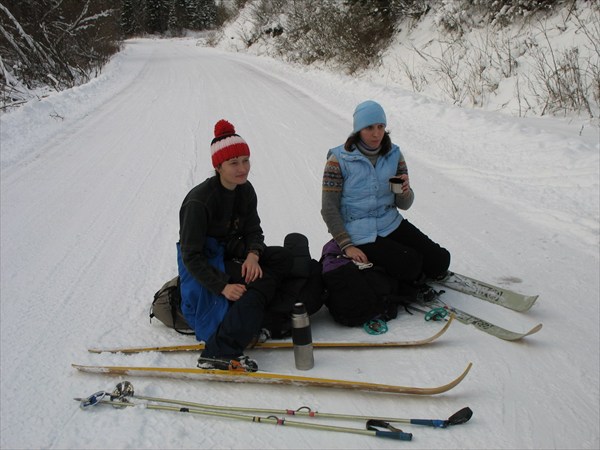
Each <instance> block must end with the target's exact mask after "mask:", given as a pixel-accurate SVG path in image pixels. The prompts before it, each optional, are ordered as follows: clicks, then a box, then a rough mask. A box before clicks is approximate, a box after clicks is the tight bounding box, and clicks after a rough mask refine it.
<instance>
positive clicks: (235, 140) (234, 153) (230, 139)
mask: <svg viewBox="0 0 600 450" xmlns="http://www.w3.org/2000/svg"><path fill="white" fill-rule="evenodd" d="M210 153H211V155H212V164H213V167H215V168H216V167H218V166H219V165H221V163H223V162H224V161H227V160H228V159H231V158H237V157H238V156H250V148H249V147H248V144H246V141H244V140H243V139H242V138H241V136H239V135H237V134H236V133H235V127H234V126H233V125H232V124H231V123H229V122H228V121H226V120H225V119H221V120H219V121H218V122H217V123H216V124H215V138H214V139H213V140H212V142H211V143H210Z"/></svg>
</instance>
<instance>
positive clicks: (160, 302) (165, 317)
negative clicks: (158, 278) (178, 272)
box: [150, 276, 194, 334]
mask: <svg viewBox="0 0 600 450" xmlns="http://www.w3.org/2000/svg"><path fill="white" fill-rule="evenodd" d="M154 317H156V318H157V319H158V320H160V321H161V322H162V323H164V324H165V325H166V326H168V327H169V328H173V329H174V330H175V331H177V332H178V333H181V334H194V331H193V330H192V329H191V328H190V326H189V325H188V323H187V322H186V321H185V318H184V317H183V313H182V312H181V292H180V291H179V276H176V277H175V278H173V279H172V280H169V281H167V282H166V283H165V284H163V286H162V287H161V288H160V289H159V290H158V291H157V292H156V294H154V300H153V301H152V305H151V306H150V322H152V319H153V318H154Z"/></svg>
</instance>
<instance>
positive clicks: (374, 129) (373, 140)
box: [360, 123, 385, 148]
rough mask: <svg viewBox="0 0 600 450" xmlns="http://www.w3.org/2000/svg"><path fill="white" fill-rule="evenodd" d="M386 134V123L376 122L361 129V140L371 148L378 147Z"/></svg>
mask: <svg viewBox="0 0 600 450" xmlns="http://www.w3.org/2000/svg"><path fill="white" fill-rule="evenodd" d="M384 135H385V125H384V124H382V123H376V124H375V125H369V126H368V127H366V128H363V129H362V130H360V138H361V140H362V141H363V142H364V143H365V144H367V145H368V146H369V147H371V148H377V147H379V146H380V145H381V141H382V140H383V136H384Z"/></svg>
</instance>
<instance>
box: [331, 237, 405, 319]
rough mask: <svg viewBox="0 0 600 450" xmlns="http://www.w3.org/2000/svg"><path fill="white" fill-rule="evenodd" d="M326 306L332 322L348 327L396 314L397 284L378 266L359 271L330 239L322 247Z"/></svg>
mask: <svg viewBox="0 0 600 450" xmlns="http://www.w3.org/2000/svg"><path fill="white" fill-rule="evenodd" d="M321 263H322V264H323V281H324V283H325V288H326V289H327V297H326V299H325V305H326V306H327V309H329V313H330V314H331V315H332V316H333V319H334V320H335V321H336V322H338V323H341V324H342V325H346V326H349V327H354V326H359V325H363V324H364V323H365V322H368V321H369V320H372V319H382V320H385V321H386V322H387V321H389V320H391V319H395V318H396V317H397V315H398V305H397V302H396V301H395V300H396V298H397V295H396V294H397V290H398V288H397V282H396V281H395V280H394V279H393V278H392V277H390V276H388V275H387V274H386V273H385V271H384V270H383V269H381V268H379V267H371V268H365V269H359V268H358V266H357V265H356V264H354V263H353V262H352V261H351V260H350V259H348V258H346V257H344V256H343V254H342V251H341V250H340V248H339V247H338V245H337V244H336V243H335V241H334V240H333V239H332V240H331V241H329V242H328V243H327V244H325V246H324V247H323V254H322V257H321Z"/></svg>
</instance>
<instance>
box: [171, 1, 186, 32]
mask: <svg viewBox="0 0 600 450" xmlns="http://www.w3.org/2000/svg"><path fill="white" fill-rule="evenodd" d="M187 3H188V0H173V2H172V3H171V9H170V11H169V30H170V31H174V32H175V33H181V31H182V30H184V29H186V28H190V20H189V15H188V8H187V7H188V5H187Z"/></svg>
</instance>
